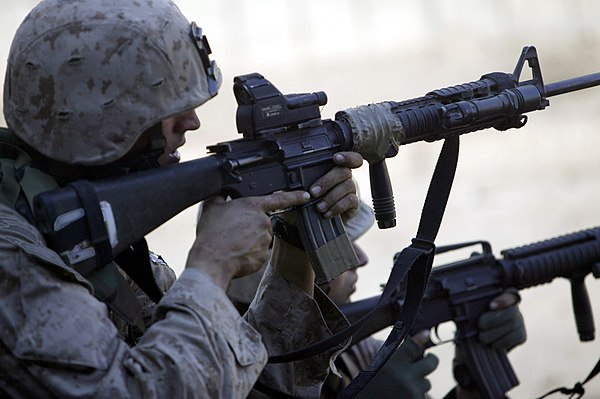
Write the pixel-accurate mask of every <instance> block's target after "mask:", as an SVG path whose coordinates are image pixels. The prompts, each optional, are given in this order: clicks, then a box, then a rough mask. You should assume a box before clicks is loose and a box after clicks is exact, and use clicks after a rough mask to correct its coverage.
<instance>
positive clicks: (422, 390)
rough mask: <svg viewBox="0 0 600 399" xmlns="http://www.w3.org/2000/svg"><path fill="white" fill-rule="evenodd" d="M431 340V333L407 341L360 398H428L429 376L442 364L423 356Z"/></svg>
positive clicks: (432, 355)
mask: <svg viewBox="0 0 600 399" xmlns="http://www.w3.org/2000/svg"><path fill="white" fill-rule="evenodd" d="M428 340H429V332H428V331H424V332H422V333H419V334H416V335H414V336H413V337H409V338H407V339H406V340H405V341H404V342H403V343H402V345H400V347H399V348H398V350H396V352H395V353H394V354H393V355H392V357H390V359H389V360H388V361H387V363H386V364H385V365H384V366H383V367H382V368H381V370H380V371H379V372H378V373H377V374H376V375H375V377H373V379H372V380H371V382H369V384H367V385H366V386H365V387H364V388H363V389H362V391H361V393H360V394H359V395H358V396H357V397H359V398H408V399H423V398H425V394H426V393H427V392H428V391H429V390H430V389H431V382H430V381H429V380H428V379H427V378H426V377H427V375H429V374H431V372H433V370H435V369H436V367H437V366H438V364H439V359H438V358H437V356H435V355H434V354H432V353H428V354H427V355H425V356H423V349H424V347H425V344H426V343H427V342H428Z"/></svg>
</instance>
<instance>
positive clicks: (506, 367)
mask: <svg viewBox="0 0 600 399" xmlns="http://www.w3.org/2000/svg"><path fill="white" fill-rule="evenodd" d="M457 346H458V349H459V350H460V351H461V354H462V355H463V356H464V359H463V360H464V364H466V365H467V367H468V371H469V376H464V375H462V376H460V375H455V378H457V381H458V382H459V384H460V383H461V381H460V379H461V378H465V377H466V378H467V379H468V378H469V377H470V378H472V380H473V381H474V382H475V384H476V386H477V388H478V389H479V393H480V394H481V396H482V397H483V398H484V399H502V398H505V397H506V392H508V391H509V390H510V389H511V388H513V387H515V386H516V385H518V384H519V380H518V378H517V376H516V375H515V372H514V370H513V368H512V366H511V365H510V362H509V361H508V357H507V356H506V352H505V351H504V350H500V349H493V348H491V347H490V346H487V345H484V344H482V343H481V342H480V341H479V340H478V339H477V337H472V338H467V339H464V340H459V341H458V342H457ZM455 374H456V370H455Z"/></svg>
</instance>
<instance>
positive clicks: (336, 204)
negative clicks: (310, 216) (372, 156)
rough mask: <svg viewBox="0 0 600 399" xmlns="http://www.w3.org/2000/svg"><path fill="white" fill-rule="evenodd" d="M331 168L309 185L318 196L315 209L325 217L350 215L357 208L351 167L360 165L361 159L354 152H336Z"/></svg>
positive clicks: (311, 190) (312, 193) (313, 193)
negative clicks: (333, 165) (334, 164)
mask: <svg viewBox="0 0 600 399" xmlns="http://www.w3.org/2000/svg"><path fill="white" fill-rule="evenodd" d="M333 161H334V162H335V163H336V165H337V166H335V167H334V168H333V169H331V170H330V171H329V172H328V173H327V174H325V175H324V176H322V177H321V178H319V179H318V180H317V181H316V182H315V183H314V184H313V185H312V186H311V187H310V193H311V195H312V196H313V197H320V201H319V202H317V210H318V211H319V212H321V213H322V214H323V216H324V217H326V218H331V217H333V216H336V215H342V216H344V217H350V216H352V215H354V214H355V213H356V211H357V210H358V203H359V202H358V196H357V195H356V185H355V184H354V181H353V180H352V171H351V169H354V168H358V167H360V166H361V165H362V162H363V159H362V157H361V156H360V154H358V153H356V152H350V151H347V152H338V153H336V154H335V155H334V156H333Z"/></svg>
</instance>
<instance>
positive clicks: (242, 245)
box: [186, 191, 309, 288]
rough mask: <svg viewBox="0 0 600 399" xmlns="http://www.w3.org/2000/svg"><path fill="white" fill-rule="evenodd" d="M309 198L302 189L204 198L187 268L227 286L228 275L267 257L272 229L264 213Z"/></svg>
mask: <svg viewBox="0 0 600 399" xmlns="http://www.w3.org/2000/svg"><path fill="white" fill-rule="evenodd" d="M308 199H309V194H308V193H306V192H304V191H291V192H278V193H274V194H271V195H266V196H262V197H247V198H239V199H235V200H232V201H227V202H226V201H225V200H224V199H223V198H222V197H215V198H211V199H209V200H207V201H205V202H204V204H203V210H202V217H201V218H200V220H199V221H198V226H197V229H196V240H195V242H194V244H193V245H192V248H191V249H190V253H189V255H188V260H187V264H186V267H198V268H200V269H202V270H203V271H205V272H207V273H208V274H209V275H210V276H211V277H213V279H214V280H215V281H216V282H217V283H218V284H220V285H221V286H223V284H224V287H225V288H226V287H227V285H228V284H229V281H230V280H231V278H233V277H241V276H244V275H246V274H249V273H252V272H254V271H256V270H258V269H259V268H260V267H261V266H262V265H263V264H264V262H265V261H266V260H267V258H268V257H269V244H270V243H271V239H272V237H273V230H272V227H271V219H270V217H269V216H268V215H267V212H269V211H275V210H278V209H285V208H288V207H291V206H296V205H302V204H304V203H305V202H306V201H307V200H308Z"/></svg>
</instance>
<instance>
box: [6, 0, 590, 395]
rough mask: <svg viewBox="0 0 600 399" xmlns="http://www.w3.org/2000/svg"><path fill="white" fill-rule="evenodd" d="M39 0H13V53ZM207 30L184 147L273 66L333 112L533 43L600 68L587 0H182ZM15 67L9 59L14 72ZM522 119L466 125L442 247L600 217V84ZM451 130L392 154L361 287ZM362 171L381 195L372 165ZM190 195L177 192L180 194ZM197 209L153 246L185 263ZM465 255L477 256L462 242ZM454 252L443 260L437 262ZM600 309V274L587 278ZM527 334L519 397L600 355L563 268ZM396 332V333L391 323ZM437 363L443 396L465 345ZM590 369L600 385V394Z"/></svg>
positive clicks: (507, 67) (471, 75) (371, 289)
mask: <svg viewBox="0 0 600 399" xmlns="http://www.w3.org/2000/svg"><path fill="white" fill-rule="evenodd" d="M34 3H35V2H33V1H23V0H21V1H20V2H18V3H17V2H12V3H10V4H5V5H4V7H3V12H2V14H1V15H0V21H1V22H2V24H1V25H0V26H2V29H3V31H2V33H3V36H2V38H3V39H2V40H1V41H0V52H1V53H2V56H3V57H4V56H5V55H6V54H7V52H8V46H9V43H10V38H11V37H12V35H13V33H14V30H15V29H16V27H17V25H18V23H19V21H20V20H21V19H22V18H23V17H24V15H25V14H26V11H27V9H28V8H30V7H31V6H33V4H34ZM177 3H178V4H179V5H180V7H181V9H182V10H183V11H184V13H185V14H186V15H187V16H188V18H189V19H190V20H195V21H196V22H197V23H198V24H199V25H200V26H202V27H203V28H204V31H205V33H206V34H207V36H208V38H209V40H210V43H211V46H212V48H213V52H214V54H213V56H214V58H215V59H216V60H217V61H218V63H219V65H220V66H221V68H222V71H223V77H224V85H223V87H222V89H221V93H220V95H219V96H218V97H217V98H215V99H214V100H212V101H211V102H209V103H208V104H206V105H204V106H203V107H201V108H200V109H199V110H198V114H199V116H200V119H201V120H202V124H203V126H202V128H201V129H200V131H199V132H193V133H190V134H188V144H187V145H186V148H184V150H183V151H182V153H183V157H184V160H189V159H193V158H197V157H200V156H203V155H204V154H205V153H206V150H205V147H206V145H209V144H214V143H216V142H218V141H223V140H231V139H235V138H237V134H236V127H235V108H236V104H235V100H234V98H233V95H232V92H231V83H232V80H233V77H234V76H236V75H240V74H245V73H250V72H260V73H261V74H263V75H264V76H265V77H266V78H267V79H269V80H270V81H271V82H272V83H273V84H274V85H275V86H277V87H278V88H279V89H280V91H282V92H283V93H292V92H310V91H318V90H323V91H325V92H326V93H327V94H328V97H329V103H328V105H327V106H325V107H324V108H323V110H322V114H323V117H327V118H331V117H333V115H334V114H335V112H336V111H337V110H340V109H344V108H348V107H352V106H356V105H361V104H367V103H370V102H378V101H383V100H398V101H399V100H404V99H408V98H413V97H418V96H421V95H424V94H425V93H426V92H427V91H430V90H432V89H437V88H441V87H446V86H450V85H454V84H459V83H464V82H468V81H473V80H476V79H478V78H479V77H480V76H481V75H482V74H484V73H487V72H492V71H503V72H511V71H512V70H513V68H514V65H515V62H516V60H517V58H518V56H519V54H520V51H521V48H522V47H523V46H525V45H535V46H536V47H537V49H538V54H539V58H540V64H541V68H542V72H543V77H544V79H545V81H546V82H554V81H557V80H562V79H566V78H570V77H574V76H578V75H584V74H588V73H592V72H597V71H599V70H600V62H599V61H600V60H599V56H600V52H599V50H600V48H599V47H600V25H599V24H598V23H597V21H596V18H597V16H598V15H600V14H599V11H600V3H598V2H590V1H584V0H578V1H576V0H571V1H567V0H565V1H556V0H554V1H552V0H551V1H541V0H531V1H528V2H518V1H516V0H510V1H509V0H505V1H477V0H455V1H453V2H447V1H442V0H420V1H411V0H373V1H370V2H365V1H361V0H346V1H342V0H304V1H302V2H299V1H291V0H263V1H260V2H258V1H250V0H245V1H244V0H222V1H210V2H209V1H205V0H193V1H192V0H187V1H186V0H179V1H177ZM1 72H3V71H1ZM550 103H551V106H550V107H549V108H547V109H546V110H544V111H542V112H537V113H534V114H531V115H530V117H529V123H528V124H527V125H526V126H525V127H524V128H522V129H520V130H511V131H508V132H497V131H493V130H486V131H483V132H478V133H472V134H469V135H465V136H463V137H462V139H461V141H462V146H461V156H460V160H459V165H458V171H457V176H456V179H455V184H454V187H453V191H452V194H451V197H450V200H449V204H448V207H447V211H446V215H445V219H444V222H443V224H442V227H441V229H440V233H439V235H438V241H437V242H438V244H449V243H456V242H462V241H470V240H475V239H485V240H488V241H490V242H491V244H492V246H493V248H494V249H495V253H496V254H497V255H499V251H500V250H501V249H506V248H512V247H515V246H520V245H523V244H527V243H530V242H534V241H539V240H542V239H546V238H550V237H553V236H556V235H562V234H566V233H569V232H573V231H576V230H581V229H584V228H589V227H593V226H595V225H599V224H600V217H599V215H598V204H599V203H600V186H599V185H598V177H599V176H598V174H599V172H598V171H599V167H600V157H599V156H598V151H599V150H600V138H599V135H598V132H597V124H598V115H599V114H598V112H599V109H600V88H597V89H588V90H585V91H582V92H579V93H573V94H566V95H563V96H559V97H555V98H551V99H550ZM440 148H441V143H416V144H411V145H407V146H403V147H401V149H400V153H399V155H398V156H397V157H395V158H394V159H392V160H390V161H388V168H389V169H390V171H391V174H392V180H393V186H394V190H395V196H396V206H397V215H398V226H397V227H396V228H394V229H392V230H390V231H379V230H377V229H376V228H374V229H373V231H372V232H370V233H369V234H367V235H366V236H365V237H364V238H362V239H361V240H360V244H361V245H362V246H363V247H364V248H365V249H366V250H367V252H368V253H369V254H370V257H371V262H370V265H369V266H368V268H369V269H368V272H367V269H365V270H364V271H363V272H362V273H360V281H359V284H358V287H357V288H358V289H357V293H356V294H355V298H356V299H360V298H364V297H368V296H372V295H376V294H377V293H378V292H379V284H380V283H383V282H385V281H386V280H387V276H388V273H389V270H390V267H391V263H392V256H393V255H394V253H396V252H398V251H399V250H401V249H402V248H403V247H405V246H406V245H408V243H409V242H410V239H411V238H412V237H413V236H414V234H415V231H416V228H417V224H418V218H419V214H420V210H421V206H422V202H423V200H424V197H425V193H426V190H427V185H428V183H429V179H430V176H431V173H432V171H433V167H434V165H435V161H436V159H437V155H438V153H439V150H440ZM355 176H356V177H357V179H358V181H359V182H360V185H361V190H362V193H363V196H364V197H365V198H366V199H368V197H369V196H370V191H369V187H368V173H367V168H366V167H363V168H361V169H359V170H358V171H357V172H356V173H355ZM174 195H176V193H174ZM195 212H196V209H195V208H192V209H189V210H187V211H185V212H183V213H182V214H180V215H179V216H178V217H176V218H175V219H173V220H172V221H170V222H169V223H167V224H165V225H164V226H162V227H160V228H159V229H158V230H157V231H155V232H153V233H152V234H151V235H150V237H149V242H150V246H151V247H152V248H154V250H155V251H156V252H158V253H160V254H162V255H163V257H164V258H165V259H166V260H167V261H168V262H169V263H170V264H171V265H172V266H173V267H174V268H175V269H176V270H177V272H180V271H181V270H182V269H183V267H184V264H185V258H186V255H187V251H188V248H189V246H190V245H191V243H192V241H193V230H194V222H195ZM462 256H467V254H463V255H462ZM455 258H456V257H454V258H452V257H450V258H444V257H440V259H439V260H438V261H437V263H438V264H439V263H445V262H446V261H449V260H450V259H452V260H453V259H455ZM587 284H588V289H589V290H590V294H591V296H592V306H593V308H594V314H595V316H596V318H597V319H598V316H599V315H600V313H599V307H600V292H599V291H600V290H599V288H600V286H599V284H598V282H597V281H595V280H593V278H592V277H588V280H587ZM522 296H523V301H522V305H521V309H522V312H523V314H524V316H525V321H526V326H527V329H528V334H529V339H528V341H527V343H526V344H525V345H523V346H521V347H519V348H517V349H515V350H514V351H513V352H512V353H511V354H510V360H511V362H512V364H513V366H514V368H515V370H516V372H517V374H518V375H519V377H520V380H521V385H520V386H519V387H517V388H515V389H514V390H513V391H511V396H512V397H515V398H525V397H536V396H540V395H541V394H543V393H545V392H546V391H548V390H550V389H552V388H555V387H557V386H561V385H567V386H572V385H573V384H574V383H575V382H576V381H581V380H583V379H584V378H585V376H587V373H588V372H589V371H590V369H591V368H592V366H593V365H594V364H595V362H596V361H597V359H598V356H600V348H599V347H598V345H597V344H595V343H580V342H579V341H578V338H577V334H576V331H575V327H574V321H573V316H572V310H571V305H570V293H569V286H568V283H567V282H565V281H559V280H557V281H555V282H553V283H552V284H547V285H544V286H542V287H536V288H533V289H529V290H526V291H524V292H523V293H522ZM380 336H382V337H383V336H385V334H380ZM433 351H434V352H435V353H436V354H437V355H438V356H439V357H440V358H441V360H442V363H441V365H440V367H439V370H438V371H436V372H435V373H434V375H433V376H432V378H431V379H432V383H433V386H434V387H433V389H432V391H431V392H432V394H433V396H434V397H441V396H443V394H444V393H445V392H446V391H447V390H448V389H449V388H450V387H451V385H452V380H451V376H450V361H451V358H452V346H451V345H444V346H442V347H439V348H435V349H433ZM599 381H600V380H592V382H591V383H589V385H588V388H587V393H588V397H600V382H599Z"/></svg>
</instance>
